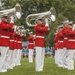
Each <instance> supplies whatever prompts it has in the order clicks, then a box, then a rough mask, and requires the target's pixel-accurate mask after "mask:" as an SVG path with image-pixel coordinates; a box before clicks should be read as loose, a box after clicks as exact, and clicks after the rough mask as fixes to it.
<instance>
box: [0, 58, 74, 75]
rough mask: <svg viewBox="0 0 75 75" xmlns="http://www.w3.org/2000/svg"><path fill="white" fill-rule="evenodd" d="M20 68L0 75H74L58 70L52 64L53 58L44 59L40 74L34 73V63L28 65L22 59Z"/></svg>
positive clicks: (26, 61) (61, 69)
mask: <svg viewBox="0 0 75 75" xmlns="http://www.w3.org/2000/svg"><path fill="white" fill-rule="evenodd" d="M21 64H22V65H21V66H17V67H14V69H13V70H8V72H6V73H0V75H75V70H74V71H69V70H67V69H63V68H58V67H57V65H55V63H54V58H45V66H44V70H43V71H42V72H36V71H35V60H34V63H29V62H28V59H27V58H22V61H21Z"/></svg>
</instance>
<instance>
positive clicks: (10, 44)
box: [9, 29, 15, 50]
mask: <svg viewBox="0 0 75 75" xmlns="http://www.w3.org/2000/svg"><path fill="white" fill-rule="evenodd" d="M10 32H11V35H10V43H9V48H10V50H14V35H15V33H14V30H13V29H11V30H10Z"/></svg>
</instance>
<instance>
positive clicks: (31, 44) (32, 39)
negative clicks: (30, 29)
mask: <svg viewBox="0 0 75 75" xmlns="http://www.w3.org/2000/svg"><path fill="white" fill-rule="evenodd" d="M28 41H29V45H28V48H29V49H34V37H33V35H30V36H29V37H28Z"/></svg>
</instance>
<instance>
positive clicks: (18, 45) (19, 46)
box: [17, 35, 25, 49]
mask: <svg viewBox="0 0 75 75" xmlns="http://www.w3.org/2000/svg"><path fill="white" fill-rule="evenodd" d="M24 37H25V36H24V35H22V36H20V35H18V36H17V47H18V49H22V39H23V38H24Z"/></svg>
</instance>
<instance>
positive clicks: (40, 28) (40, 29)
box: [36, 25, 48, 32]
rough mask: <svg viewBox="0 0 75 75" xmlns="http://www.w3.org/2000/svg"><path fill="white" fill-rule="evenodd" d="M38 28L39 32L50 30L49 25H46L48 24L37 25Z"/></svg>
mask: <svg viewBox="0 0 75 75" xmlns="http://www.w3.org/2000/svg"><path fill="white" fill-rule="evenodd" d="M36 28H37V31H39V32H46V31H48V27H46V26H44V27H42V26H40V25H37V26H36Z"/></svg>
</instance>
